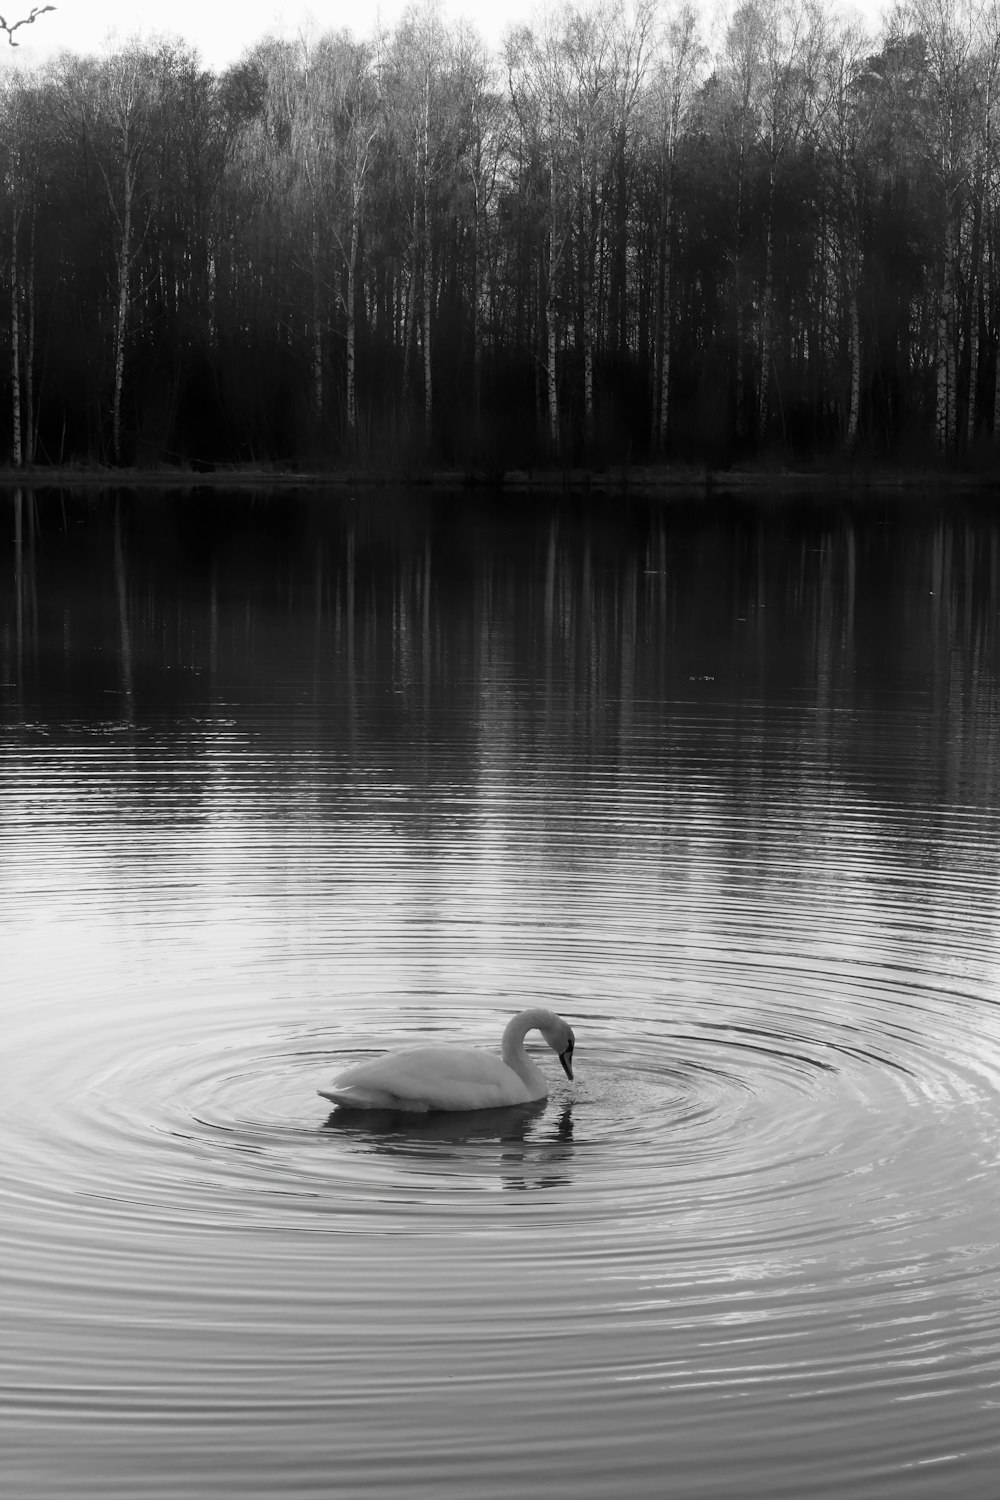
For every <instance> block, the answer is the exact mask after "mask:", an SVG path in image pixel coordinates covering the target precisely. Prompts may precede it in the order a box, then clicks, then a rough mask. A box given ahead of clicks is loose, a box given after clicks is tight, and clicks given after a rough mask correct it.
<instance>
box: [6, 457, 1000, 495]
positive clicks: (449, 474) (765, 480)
mask: <svg viewBox="0 0 1000 1500" xmlns="http://www.w3.org/2000/svg"><path fill="white" fill-rule="evenodd" d="M0 486H2V487H3V488H4V489H8V490H14V489H21V488H23V489H66V488H75V487H79V488H84V489H206V488H210V489H244V488H254V489H261V488H268V489H295V488H299V489H322V488H329V489H338V490H343V489H352V488H357V489H368V490H376V489H402V488H413V489H424V490H478V491H484V492H492V493H511V494H517V493H530V492H539V493H542V492H544V493H549V494H551V493H555V492H559V491H561V492H564V493H574V494H582V493H591V494H616V495H626V494H629V493H631V492H637V493H639V494H643V495H646V496H648V495H650V494H653V493H655V492H656V491H658V490H664V491H673V492H679V491H683V492H686V493H692V492H696V491H698V492H702V493H704V494H706V495H710V494H723V493H726V492H729V491H746V490H756V491H760V490H780V491H785V492H789V491H796V492H801V491H808V490H813V491H816V492H819V493H843V494H854V493H858V492H867V491H883V490H904V491H911V492H912V491H918V490H930V489H949V490H967V491H974V492H981V491H984V490H988V489H990V488H994V489H996V490H997V491H998V492H1000V469H998V470H997V471H996V472H994V473H990V474H987V473H968V472H956V471H948V470H936V469H926V468H925V469H898V470H896V469H890V468H867V467H860V466H858V467H845V468H843V469H839V468H838V469H816V470H812V469H764V468H753V467H747V468H732V469H711V468H707V467H705V466H703V465H693V464H664V465H636V466H634V467H627V468H609V469H606V470H593V469H584V468H567V469H559V468H546V469H508V470H505V471H503V472H502V473H494V474H490V473H486V472H485V471H482V470H476V469H473V470H462V469H426V470H417V471H414V472H411V473H405V472H400V473H395V472H391V471H388V470H386V471H366V470H356V469H331V470H322V469H315V470H294V469H271V468H268V467H262V466H253V465H247V466H245V467H233V468H225V467H219V468H214V469H206V470H205V471H197V470H194V469H177V468H162V469H129V468H99V467H93V468H90V467H86V468H82V467H73V468H61V469H60V468H39V467H32V468H25V469H20V470H16V469H8V470H3V471H0Z"/></svg>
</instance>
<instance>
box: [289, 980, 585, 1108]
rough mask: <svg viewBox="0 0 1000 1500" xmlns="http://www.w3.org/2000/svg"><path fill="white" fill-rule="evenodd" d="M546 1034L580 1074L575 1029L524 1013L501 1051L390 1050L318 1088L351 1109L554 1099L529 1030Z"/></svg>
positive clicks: (545, 1013)
mask: <svg viewBox="0 0 1000 1500" xmlns="http://www.w3.org/2000/svg"><path fill="white" fill-rule="evenodd" d="M529 1031H540V1032H541V1033H542V1036H543V1037H544V1038H545V1040H546V1041H547V1042H548V1044H549V1046H550V1047H551V1048H552V1050H553V1052H557V1053H558V1054H559V1061H560V1062H561V1063H562V1065H563V1070H564V1072H565V1074H566V1076H567V1078H572V1077H573V1044H574V1040H575V1038H574V1036H573V1028H572V1027H571V1026H569V1025H568V1024H567V1023H566V1022H565V1021H564V1020H563V1019H562V1017H561V1016H557V1015H556V1013H555V1011H551V1010H545V1009H544V1008H543V1007H542V1006H535V1007H533V1008H532V1009H531V1010H522V1011H520V1012H519V1013H518V1014H517V1015H516V1016H514V1018H513V1019H512V1020H511V1021H508V1023H507V1026H506V1027H505V1029H504V1034H503V1039H502V1041H501V1043H500V1056H499V1057H497V1055H496V1053H495V1052H483V1051H481V1050H480V1048H478V1047H457V1046H450V1045H443V1046H442V1045H436V1044H430V1045H427V1046H422V1047H404V1048H403V1050H402V1051H401V1052H387V1053H386V1054H385V1055H384V1056H383V1057H374V1058H372V1059H371V1061H370V1062H363V1063H358V1064H357V1066H356V1067H353V1068H348V1069H347V1072H346V1073H341V1075H340V1077H339V1078H336V1079H334V1081H333V1083H332V1084H331V1085H330V1087H329V1088H328V1089H319V1090H318V1093H319V1094H320V1095H321V1097H322V1098H324V1099H330V1100H332V1101H333V1103H334V1104H340V1105H342V1106H344V1107H345V1108H348V1109H405V1110H410V1111H412V1112H413V1113H418V1114H424V1113H426V1112H428V1111H430V1110H434V1109H451V1110H465V1109H500V1108H503V1107H505V1106H506V1105H509V1104H530V1103H531V1102H532V1101H533V1100H535V1099H545V1098H547V1097H548V1092H549V1086H548V1084H547V1083H546V1081H545V1075H544V1073H542V1072H541V1070H540V1069H539V1068H536V1066H535V1064H534V1063H533V1062H532V1060H531V1058H530V1057H529V1056H528V1054H527V1052H525V1050H524V1038H525V1034H526V1033H527V1032H529Z"/></svg>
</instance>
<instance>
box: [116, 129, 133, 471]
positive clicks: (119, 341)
mask: <svg viewBox="0 0 1000 1500" xmlns="http://www.w3.org/2000/svg"><path fill="white" fill-rule="evenodd" d="M131 245H132V173H131V168H130V166H129V163H128V160H127V157H126V162H125V188H124V201H123V204H122V233H121V244H120V246H119V248H118V307H117V311H116V315H115V383H114V394H113V397H112V407H111V434H112V448H113V451H114V457H115V462H116V463H121V457H122V390H123V387H124V384H125V332H126V327H127V323H128V306H129V262H130V260H131Z"/></svg>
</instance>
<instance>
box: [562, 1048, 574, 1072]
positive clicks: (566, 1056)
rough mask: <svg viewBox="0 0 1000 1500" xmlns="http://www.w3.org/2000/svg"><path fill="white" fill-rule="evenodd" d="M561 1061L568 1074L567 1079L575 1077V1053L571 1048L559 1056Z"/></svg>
mask: <svg viewBox="0 0 1000 1500" xmlns="http://www.w3.org/2000/svg"><path fill="white" fill-rule="evenodd" d="M559 1061H560V1062H561V1063H562V1065H563V1072H564V1073H565V1074H566V1077H567V1078H572V1077H573V1052H572V1049H571V1048H569V1047H567V1048H566V1051H565V1052H560V1054H559Z"/></svg>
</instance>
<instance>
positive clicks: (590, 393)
mask: <svg viewBox="0 0 1000 1500" xmlns="http://www.w3.org/2000/svg"><path fill="white" fill-rule="evenodd" d="M580 176H581V182H580V191H581V195H582V202H581V205H580V239H581V245H580V283H581V284H580V293H581V297H580V300H581V302H582V308H581V311H582V313H583V434H584V441H585V443H586V446H587V448H588V450H589V448H590V444H591V442H592V441H593V436H594V324H595V321H596V319H595V316H594V264H593V255H592V245H591V240H592V237H593V212H592V206H591V202H590V191H589V184H588V183H587V182H586V180H585V178H584V173H583V171H582V170H581V174H580Z"/></svg>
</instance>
